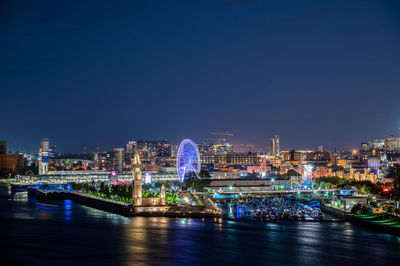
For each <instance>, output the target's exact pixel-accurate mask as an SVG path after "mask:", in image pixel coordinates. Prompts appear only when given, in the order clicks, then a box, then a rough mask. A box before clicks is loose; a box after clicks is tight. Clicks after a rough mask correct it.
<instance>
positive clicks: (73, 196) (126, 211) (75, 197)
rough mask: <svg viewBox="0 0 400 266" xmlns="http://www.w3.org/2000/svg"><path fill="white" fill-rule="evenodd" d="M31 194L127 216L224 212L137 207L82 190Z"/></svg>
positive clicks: (33, 191)
mask: <svg viewBox="0 0 400 266" xmlns="http://www.w3.org/2000/svg"><path fill="white" fill-rule="evenodd" d="M28 194H29V196H34V197H36V198H38V199H40V200H64V199H70V200H72V201H74V202H76V203H79V204H82V205H86V206H88V207H92V208H96V209H99V210H102V211H107V212H112V213H116V214H120V215H124V216H127V217H134V216H147V217H187V218H188V217H191V218H215V217H221V216H222V213H221V212H220V211H217V210H215V209H212V208H208V207H207V206H173V205H166V206H151V207H135V206H132V205H131V204H128V203H124V202H119V201H115V200H108V199H102V198H98V197H94V196H91V195H88V194H85V193H80V192H67V191H55V190H41V189H34V188H29V189H28Z"/></svg>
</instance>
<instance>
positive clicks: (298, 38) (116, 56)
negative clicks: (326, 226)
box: [0, 0, 400, 152]
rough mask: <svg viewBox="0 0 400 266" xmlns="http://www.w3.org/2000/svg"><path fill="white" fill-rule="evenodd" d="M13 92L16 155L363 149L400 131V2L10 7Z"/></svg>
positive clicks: (6, 16) (3, 13)
mask: <svg viewBox="0 0 400 266" xmlns="http://www.w3.org/2000/svg"><path fill="white" fill-rule="evenodd" d="M83 2H84V3H83ZM0 89H1V105H0V106H1V109H0V117H1V120H0V122H1V123H0V139H4V140H6V141H7V143H8V148H9V149H11V150H13V151H15V150H16V149H18V150H19V151H25V152H33V151H37V150H38V147H39V141H40V138H42V137H47V138H50V141H51V143H53V144H56V145H57V151H60V152H67V151H75V152H78V151H82V147H83V146H87V147H88V150H94V149H95V147H96V146H99V147H101V150H106V149H110V148H113V147H122V146H124V145H125V143H127V142H128V140H144V139H164V138H166V139H168V140H169V141H170V142H171V143H173V144H175V143H178V142H179V141H180V140H182V139H183V138H192V139H194V140H198V139H199V138H206V137H212V136H211V135H209V132H212V131H226V130H229V131H231V132H233V133H234V134H235V136H234V138H233V139H232V142H233V143H254V144H256V145H257V147H258V148H259V149H264V150H265V149H267V147H268V139H269V138H270V137H271V136H272V135H274V134H279V135H280V137H281V146H282V147H283V148H304V149H306V148H311V149H315V148H316V146H317V145H324V146H325V147H326V148H327V149H331V150H332V149H333V148H335V147H336V148H337V149H338V150H341V149H351V148H354V147H356V148H358V147H359V145H360V143H361V142H362V141H367V140H369V139H372V138H376V137H385V136H387V135H391V134H396V135H397V134H398V132H399V131H398V128H399V127H400V1H397V0H393V1H389V0H387V1H385V0H381V1H377V0H354V1H352V0H343V1H334V0H332V1H329V0H326V1H320V0H313V1H311V0H309V1H307V0H304V1H299V0H281V1H279V0H276V1H273V0H270V1H261V0H258V1H257V0H248V1H246V0H220V1H218V0H213V1H204V0H201V1H194V0H193V1H166V0H160V1H103V0H93V1H55V0H48V1H40V0H37V1H18V0H2V1H0Z"/></svg>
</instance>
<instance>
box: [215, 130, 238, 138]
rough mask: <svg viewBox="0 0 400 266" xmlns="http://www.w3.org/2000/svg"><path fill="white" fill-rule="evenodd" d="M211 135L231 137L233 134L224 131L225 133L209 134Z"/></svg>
mask: <svg viewBox="0 0 400 266" xmlns="http://www.w3.org/2000/svg"><path fill="white" fill-rule="evenodd" d="M210 134H211V135H218V136H226V137H233V133H231V132H229V131H226V132H210Z"/></svg>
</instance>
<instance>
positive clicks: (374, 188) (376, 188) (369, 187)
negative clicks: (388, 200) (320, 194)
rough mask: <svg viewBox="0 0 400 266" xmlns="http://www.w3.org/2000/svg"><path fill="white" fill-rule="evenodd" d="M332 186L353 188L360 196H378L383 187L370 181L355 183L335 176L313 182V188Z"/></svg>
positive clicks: (352, 180)
mask: <svg viewBox="0 0 400 266" xmlns="http://www.w3.org/2000/svg"><path fill="white" fill-rule="evenodd" d="M332 185H335V186H337V187H345V186H353V187H356V188H357V190H358V192H359V193H360V194H379V192H380V191H381V190H382V188H383V187H384V185H383V184H381V183H372V182H371V181H356V180H354V179H344V178H340V177H337V176H333V177H330V176H324V177H320V178H318V179H315V181H314V187H321V188H331V187H332Z"/></svg>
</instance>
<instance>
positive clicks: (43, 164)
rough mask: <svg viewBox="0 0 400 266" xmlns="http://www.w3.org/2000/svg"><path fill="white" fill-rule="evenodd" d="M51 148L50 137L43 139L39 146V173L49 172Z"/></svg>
mask: <svg viewBox="0 0 400 266" xmlns="http://www.w3.org/2000/svg"><path fill="white" fill-rule="evenodd" d="M49 148H50V142H49V139H41V140H40V148H39V175H44V174H47V172H48V171H49V157H50V155H49Z"/></svg>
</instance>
